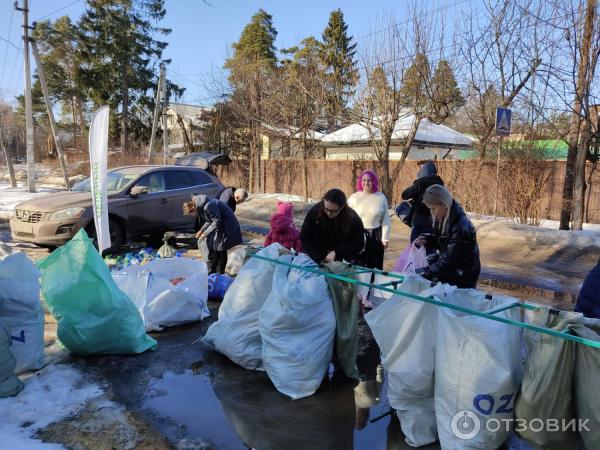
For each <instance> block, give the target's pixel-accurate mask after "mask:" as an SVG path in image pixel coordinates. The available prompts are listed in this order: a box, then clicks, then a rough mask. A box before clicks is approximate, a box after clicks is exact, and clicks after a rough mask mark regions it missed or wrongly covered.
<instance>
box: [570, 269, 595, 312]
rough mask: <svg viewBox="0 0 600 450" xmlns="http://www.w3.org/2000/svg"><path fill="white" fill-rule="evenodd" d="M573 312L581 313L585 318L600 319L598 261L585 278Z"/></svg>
mask: <svg viewBox="0 0 600 450" xmlns="http://www.w3.org/2000/svg"><path fill="white" fill-rule="evenodd" d="M575 311H576V312H580V313H583V315H584V316H585V317H589V318H592V319H600V259H599V260H598V262H597V263H596V266H595V267H594V268H593V269H592V270H591V271H590V273H588V275H587V277H585V281H584V282H583V285H582V286H581V290H580V291H579V296H578V297H577V303H576V304H575Z"/></svg>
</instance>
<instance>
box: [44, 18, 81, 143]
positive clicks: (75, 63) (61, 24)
mask: <svg viewBox="0 0 600 450" xmlns="http://www.w3.org/2000/svg"><path fill="white" fill-rule="evenodd" d="M33 38H34V39H35V41H36V43H37V46H38V49H39V52H40V59H41V61H42V65H43V68H44V74H45V76H46V82H47V84H48V91H49V94H50V98H51V101H52V102H53V103H54V102H58V103H59V104H60V106H61V119H62V122H63V124H65V123H69V124H70V127H71V130H72V133H73V138H74V140H75V142H77V137H80V139H81V141H80V143H81V144H83V129H84V125H85V103H86V99H87V96H86V93H85V91H84V90H83V89H82V87H81V85H80V83H79V79H78V78H79V60H78V48H77V47H78V40H77V27H76V26H75V25H74V24H73V22H71V19H70V18H69V17H68V16H63V17H60V18H58V19H57V20H56V21H54V22H50V21H44V22H38V23H37V24H36V27H35V30H34V32H33Z"/></svg>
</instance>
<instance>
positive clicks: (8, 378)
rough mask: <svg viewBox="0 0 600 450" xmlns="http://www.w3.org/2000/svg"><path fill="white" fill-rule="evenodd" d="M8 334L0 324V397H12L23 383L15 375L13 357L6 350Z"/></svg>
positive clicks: (21, 387)
mask: <svg viewBox="0 0 600 450" xmlns="http://www.w3.org/2000/svg"><path fill="white" fill-rule="evenodd" d="M9 343H10V336H9V335H8V333H7V332H6V329H5V328H4V327H3V326H2V324H0V398H4V397H12V396H13V395H17V394H18V393H19V391H21V389H23V383H22V382H21V381H20V380H19V379H18V378H17V377H16V376H15V358H14V357H13V355H12V354H11V352H9V351H8V348H9V347H8V345H9Z"/></svg>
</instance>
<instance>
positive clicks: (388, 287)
mask: <svg viewBox="0 0 600 450" xmlns="http://www.w3.org/2000/svg"><path fill="white" fill-rule="evenodd" d="M249 256H251V257H253V258H258V259H262V260H265V261H269V262H272V263H274V264H280V265H284V266H288V267H290V268H293V269H298V270H303V271H305V272H310V273H314V274H317V275H322V276H325V277H329V278H333V279H336V280H340V281H345V282H346V283H352V284H356V285H359V286H366V287H370V288H375V289H379V290H380V291H383V292H389V293H391V294H397V295H402V296H404V297H408V298H411V299H413V300H418V301H421V302H425V303H430V304H432V305H437V306H441V307H442V308H449V309H453V310H455V311H460V312H462V313H465V314H471V315H474V316H479V317H483V318H485V319H489V320H495V321H496V322H502V323H505V324H507V325H512V326H515V327H519V328H524V329H526V330H531V331H535V332H538V333H543V334H548V335H550V336H554V337H557V338H560V339H565V340H567V341H573V342H578V343H579V344H583V345H587V346H589V347H595V348H600V342H597V341H593V340H590V339H585V338H582V337H579V336H575V335H573V334H570V333H569V330H566V331H564V332H562V331H556V330H551V329H549V328H544V327H540V326H537V325H532V324H530V323H525V322H521V321H518V320H511V319H506V318H504V317H498V316H496V315H495V314H497V313H499V312H502V311H505V310H507V309H512V308H517V307H519V308H522V309H528V310H537V309H541V308H542V307H541V306H539V305H535V304H532V303H527V302H515V303H513V304H511V305H507V306H503V307H501V308H498V309H495V310H492V311H490V312H481V311H475V310H472V309H469V308H465V307H463V306H460V305H454V304H451V303H446V302H441V301H439V300H436V299H435V298H433V297H422V296H420V295H416V294H411V293H409V292H403V291H401V290H399V289H397V288H394V287H392V286H393V285H394V283H397V281H392V282H386V283H381V284H377V283H367V282H365V281H360V280H356V279H354V278H352V276H354V275H358V274H364V273H372V274H375V275H383V276H387V277H391V278H397V279H398V281H402V280H404V278H405V276H404V275H402V274H399V273H394V272H386V271H384V270H379V269H368V268H366V267H361V266H352V267H353V268H354V269H356V270H353V271H352V272H344V273H342V274H333V273H329V272H326V271H323V270H321V269H319V268H311V267H306V266H298V265H295V264H292V263H287V262H284V261H280V260H278V259H272V258H267V257H265V256H261V255H258V254H256V253H254V254H250V255H249ZM550 311H551V312H553V311H556V313H557V314H558V312H559V311H557V310H552V309H551V310H550Z"/></svg>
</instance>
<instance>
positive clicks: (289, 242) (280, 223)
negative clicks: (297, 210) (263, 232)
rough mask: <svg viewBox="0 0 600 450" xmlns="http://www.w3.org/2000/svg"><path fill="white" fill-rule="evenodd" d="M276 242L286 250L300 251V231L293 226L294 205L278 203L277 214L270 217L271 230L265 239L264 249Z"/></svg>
mask: <svg viewBox="0 0 600 450" xmlns="http://www.w3.org/2000/svg"><path fill="white" fill-rule="evenodd" d="M273 242H277V243H279V244H281V245H282V246H284V247H285V248H287V249H288V250H292V249H293V250H295V251H297V252H301V251H302V243H301V242H300V231H298V229H297V228H296V225H294V205H293V204H292V203H290V202H278V203H277V212H276V213H275V214H273V216H271V229H270V230H269V234H267V238H266V239H265V247H268V246H269V245H271V244H272V243H273Z"/></svg>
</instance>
